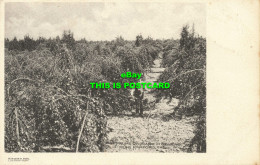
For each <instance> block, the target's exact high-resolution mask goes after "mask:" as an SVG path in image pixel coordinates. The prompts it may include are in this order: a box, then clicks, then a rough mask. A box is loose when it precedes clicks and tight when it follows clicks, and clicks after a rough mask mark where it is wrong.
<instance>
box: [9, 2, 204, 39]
mask: <svg viewBox="0 0 260 165" xmlns="http://www.w3.org/2000/svg"><path fill="white" fill-rule="evenodd" d="M193 23H194V27H195V32H196V33H198V34H199V35H202V36H204V37H205V36H206V6H205V5H204V4H199V3H186V4H185V3H129V2H120V3H102V2H99V3H97V2H92V3H22V2H20V3H17V2H16V3H14V2H13V3H12V2H10V3H6V5H5V37H6V38H9V39H12V38H13V37H15V36H16V37H17V38H18V39H22V38H23V37H24V35H26V34H29V36H31V37H33V38H34V39H36V38H38V37H39V36H42V37H46V38H49V37H52V38H54V37H56V36H58V35H59V36H61V35H62V33H63V31H64V30H71V31H72V32H73V33H74V37H75V39H77V40H78V39H81V38H85V39H86V40H113V39H115V38H116V37H118V36H122V37H123V38H124V39H127V40H134V39H135V37H136V35H138V34H142V35H143V37H147V36H151V37H152V38H154V39H169V38H174V39H178V38H180V32H181V28H182V26H183V25H185V24H189V25H191V26H192V24H193Z"/></svg>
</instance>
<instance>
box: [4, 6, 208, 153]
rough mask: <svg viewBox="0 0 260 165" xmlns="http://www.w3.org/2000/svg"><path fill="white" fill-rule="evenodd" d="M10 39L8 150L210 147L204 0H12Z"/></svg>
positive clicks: (8, 16)
mask: <svg viewBox="0 0 260 165" xmlns="http://www.w3.org/2000/svg"><path fill="white" fill-rule="evenodd" d="M4 48H5V135H4V136H5V139H4V142H5V144H4V145H5V152H159V153H180V152H184V153H187V152H188V153H190V152H202V153H206V144H207V143H206V109H207V108H206V7H205V4H203V3H139V2H138V3H137V2H128V3H127V2H111V3H104V2H82V3H68V2H67V3H47V2H45V3H36V2H35V3H25V2H21V3H18V2H9V3H6V4H5V47H4ZM122 74H125V75H126V77H123V76H122ZM138 76H139V77H138ZM113 83H118V84H117V85H119V84H121V85H122V86H121V87H119V86H117V87H115V86H113V87H112V84H113ZM109 84H111V86H110V87H109ZM123 84H124V86H123ZM165 84H166V85H165ZM167 84H168V85H167ZM138 85H140V86H138Z"/></svg>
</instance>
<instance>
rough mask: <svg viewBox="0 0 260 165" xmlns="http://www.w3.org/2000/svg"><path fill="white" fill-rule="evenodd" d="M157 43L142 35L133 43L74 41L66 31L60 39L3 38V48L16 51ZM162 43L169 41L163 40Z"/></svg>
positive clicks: (125, 41)
mask: <svg viewBox="0 0 260 165" xmlns="http://www.w3.org/2000/svg"><path fill="white" fill-rule="evenodd" d="M154 41H155V42H157V44H158V43H161V42H162V40H159V39H157V40H153V39H152V38H151V37H147V38H146V39H143V37H142V35H137V36H136V40H135V41H127V40H124V39H123V38H122V37H121V36H119V37H116V39H115V40H112V41H87V40H86V39H85V38H82V39H80V40H75V39H74V35H73V33H72V32H71V31H70V30H68V31H64V32H63V34H62V37H60V36H57V37H55V38H48V39H47V38H44V37H38V38H37V39H34V38H32V37H30V35H28V34H27V35H25V36H24V38H23V39H17V37H14V38H13V39H9V38H5V48H6V49H8V50H17V51H25V50H27V51H33V50H36V49H38V48H39V47H43V46H44V47H46V48H49V49H50V51H54V50H55V49H56V47H57V44H66V45H67V47H68V48H69V49H75V45H76V44H77V43H90V44H93V43H115V42H117V43H118V42H124V44H125V43H127V42H128V43H134V44H135V46H137V47H138V46H140V45H141V44H142V43H144V44H148V43H150V42H154ZM163 41H164V42H167V41H169V39H168V40H163Z"/></svg>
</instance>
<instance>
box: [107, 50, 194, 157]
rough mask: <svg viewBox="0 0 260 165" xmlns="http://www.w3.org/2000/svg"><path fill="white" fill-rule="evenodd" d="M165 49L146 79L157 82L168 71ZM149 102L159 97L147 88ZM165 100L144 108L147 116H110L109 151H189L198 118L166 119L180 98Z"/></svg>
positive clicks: (146, 95)
mask: <svg viewBox="0 0 260 165" xmlns="http://www.w3.org/2000/svg"><path fill="white" fill-rule="evenodd" d="M161 55H162V54H161V53H160V55H159V58H158V59H156V60H155V61H154V65H153V67H152V68H151V72H150V73H147V75H146V80H145V81H144V82H151V83H153V82H156V81H157V78H158V77H159V76H160V74H161V73H162V72H163V71H164V69H165V68H162V67H161V61H162V59H161ZM146 98H147V99H148V102H153V101H154V100H155V98H154V96H153V95H152V94H150V93H148V90H146V91H145V95H144V99H146ZM167 102H168V100H165V99H163V100H161V101H160V102H159V103H156V104H155V107H153V108H151V109H149V110H148V111H144V117H143V118H142V117H137V116H109V117H108V127H109V128H111V132H110V133H109V134H108V143H107V147H106V152H186V151H187V149H188V145H189V142H190V140H191V139H192V138H193V136H194V133H193V130H194V128H195V127H194V122H195V119H194V118H192V117H190V118H184V119H182V120H179V121H176V120H174V119H171V120H164V118H163V117H164V116H165V115H168V114H170V113H172V112H173V108H174V107H175V106H177V104H178V100H177V99H173V100H172V102H170V103H169V104H167ZM148 116H149V117H148Z"/></svg>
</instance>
